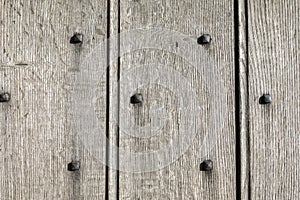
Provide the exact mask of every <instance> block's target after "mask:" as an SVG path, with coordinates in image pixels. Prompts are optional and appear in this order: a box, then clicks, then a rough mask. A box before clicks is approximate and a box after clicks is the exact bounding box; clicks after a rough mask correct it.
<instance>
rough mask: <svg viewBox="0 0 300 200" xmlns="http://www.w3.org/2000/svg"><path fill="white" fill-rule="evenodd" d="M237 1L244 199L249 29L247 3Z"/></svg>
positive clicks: (244, 194) (244, 191)
mask: <svg viewBox="0 0 300 200" xmlns="http://www.w3.org/2000/svg"><path fill="white" fill-rule="evenodd" d="M236 3H237V7H236V9H237V12H236V13H237V14H238V16H236V17H238V27H236V31H237V34H236V35H235V37H236V38H235V39H236V40H238V43H237V44H238V47H237V48H238V66H236V67H238V73H239V84H238V88H239V91H236V92H238V93H239V119H237V120H239V133H238V134H239V136H240V137H239V139H240V141H237V142H240V150H239V153H240V159H239V160H237V162H239V163H240V166H239V167H240V169H237V170H238V172H239V176H240V177H238V178H239V180H240V183H239V184H240V190H241V191H240V192H241V194H240V198H241V199H243V200H248V199H249V187H250V185H249V179H250V178H249V165H250V163H249V162H250V159H249V157H250V155H249V123H248V121H249V119H248V117H249V102H248V101H249V96H248V93H249V92H248V48H247V47H248V46H247V45H248V39H247V37H248V35H247V34H248V31H247V4H246V1H244V0H239V1H237V2H236Z"/></svg>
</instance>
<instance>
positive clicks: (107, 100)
mask: <svg viewBox="0 0 300 200" xmlns="http://www.w3.org/2000/svg"><path fill="white" fill-rule="evenodd" d="M106 14H107V16H106V17H107V30H106V34H107V35H106V39H107V40H106V41H107V44H106V45H107V46H106V52H107V57H106V63H107V68H106V122H105V126H106V149H105V150H106V153H105V162H106V166H105V199H106V200H108V199H109V170H110V169H109V155H110V152H109V147H110V145H109V107H110V104H109V101H110V98H109V87H110V83H109V82H110V79H109V75H110V69H109V68H110V64H109V62H110V43H109V38H110V0H107V13H106Z"/></svg>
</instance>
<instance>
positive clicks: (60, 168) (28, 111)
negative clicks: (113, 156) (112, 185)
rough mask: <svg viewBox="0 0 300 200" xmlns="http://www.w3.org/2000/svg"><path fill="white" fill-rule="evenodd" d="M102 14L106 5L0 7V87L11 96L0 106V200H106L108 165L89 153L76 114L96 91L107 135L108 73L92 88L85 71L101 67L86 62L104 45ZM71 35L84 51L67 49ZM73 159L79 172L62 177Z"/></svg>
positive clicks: (88, 1)
mask: <svg viewBox="0 0 300 200" xmlns="http://www.w3.org/2000/svg"><path fill="white" fill-rule="evenodd" d="M106 8H107V7H106V1H105V0H100V1H98V0H84V1H81V0H74V1H64V0H46V1H27V0H9V1H7V0H1V1H0V13H1V14H0V15H1V17H0V30H1V33H0V34H1V36H0V46H1V53H0V78H1V86H0V87H1V92H10V93H11V101H10V102H9V103H1V105H0V112H1V118H0V124H1V125H0V127H1V128H0V166H1V167H0V196H1V199H104V196H105V165H103V164H102V163H101V162H100V160H99V159H97V156H100V155H93V154H92V153H91V151H90V149H87V146H86V143H85V142H84V138H83V137H82V135H83V134H82V132H81V131H82V130H81V128H80V127H79V126H78V124H83V123H84V121H81V120H79V119H80V115H78V113H76V112H75V111H78V110H76V108H78V105H82V104H83V102H88V103H89V99H90V98H92V97H94V96H93V95H92V94H94V93H95V91H94V90H96V89H97V92H98V93H97V94H101V95H104V101H102V100H100V99H101V98H100V97H99V101H96V102H97V103H102V105H104V106H103V107H104V109H97V110H96V112H97V116H98V122H99V124H100V125H101V124H104V132H105V115H106V114H105V95H106V92H105V83H106V77H105V74H104V77H102V79H100V78H99V82H97V83H93V84H91V83H90V82H85V80H86V79H85V78H88V77H86V76H85V74H84V72H86V70H94V68H90V66H95V65H97V63H95V62H99V60H93V59H92V58H91V57H89V56H88V55H89V53H90V52H95V50H94V49H95V48H96V47H97V46H99V43H100V42H102V41H103V40H104V39H105V38H106V22H107V21H106V13H107V10H106ZM76 31H78V32H80V33H82V34H83V35H84V38H83V44H82V46H79V45H75V46H74V45H73V44H70V38H71V36H73V34H74V32H76ZM87 58H88V59H87ZM104 61H105V60H104ZM93 73H95V71H91V73H87V74H93ZM78 75H82V76H80V77H83V78H82V79H80V78H78ZM103 82H104V84H101V83H103ZM85 84H90V86H89V87H84V86H85ZM95 85H97V86H98V87H95ZM92 87H93V88H92ZM86 88H90V89H91V88H92V90H93V91H91V90H88V91H86V90H85V89H86ZM74 91H75V94H76V92H82V93H80V94H81V95H80V94H79V95H74V93H73V92H74ZM77 94H78V93H77ZM99 96H100V95H99ZM79 97H82V98H79ZM76 98H77V99H76ZM88 103H87V104H86V105H88ZM74 105H75V108H74ZM76 105H77V106H76ZM94 107H97V106H94ZM101 108H102V106H101ZM83 120H84V119H83ZM89 131H92V128H91V129H88V130H86V132H89ZM86 137H89V135H86ZM103 141H104V142H103ZM103 141H99V143H101V144H102V145H105V140H103ZM104 148H105V146H104ZM101 156H102V157H103V155H101ZM95 157H96V158H95ZM72 159H74V160H80V162H81V168H80V171H77V172H70V171H67V164H68V163H69V162H71V160H72Z"/></svg>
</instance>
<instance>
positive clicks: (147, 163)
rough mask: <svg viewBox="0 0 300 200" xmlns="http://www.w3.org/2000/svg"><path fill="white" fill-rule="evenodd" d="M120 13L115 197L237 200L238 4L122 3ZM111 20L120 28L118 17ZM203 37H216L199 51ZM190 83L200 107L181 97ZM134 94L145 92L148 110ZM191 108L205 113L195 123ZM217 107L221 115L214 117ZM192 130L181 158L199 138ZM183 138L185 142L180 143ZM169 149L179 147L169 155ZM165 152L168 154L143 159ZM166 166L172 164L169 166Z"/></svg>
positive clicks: (166, 0) (160, 0)
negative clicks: (208, 163)
mask: <svg viewBox="0 0 300 200" xmlns="http://www.w3.org/2000/svg"><path fill="white" fill-rule="evenodd" d="M115 2H117V1H113V3H112V4H114V5H115V4H117V3H115ZM119 6H120V31H121V36H120V53H121V60H120V80H119V82H117V83H115V84H114V80H116V79H117V78H116V77H117V68H118V67H117V66H116V67H112V71H111V74H112V77H114V80H111V84H112V88H111V90H115V93H114V92H112V95H111V98H112V99H117V102H114V101H112V104H113V105H115V106H114V107H116V108H117V109H115V111H113V113H118V114H119V115H118V116H119V121H118V120H116V121H117V125H118V126H119V128H120V129H119V132H118V130H116V129H115V131H112V132H111V134H112V137H114V136H117V137H116V138H115V139H113V140H114V141H116V140H117V141H116V142H117V143H118V142H119V145H120V149H119V155H120V158H119V167H120V168H119V169H120V175H119V177H118V176H117V178H119V182H118V181H116V184H117V188H116V193H117V194H116V196H117V197H119V198H120V199H214V200H215V199H236V160H235V145H236V142H235V109H234V105H235V103H234V102H235V91H234V88H235V80H234V71H235V66H234V2H233V1H194V0H188V1H176V0H175V1H174V0H172V1H171V0H158V1H144V0H133V1H123V0H121V1H120V5H119ZM111 16H112V19H111V21H112V26H113V27H116V26H117V24H118V19H117V18H118V15H117V14H116V13H113V14H112V15H111ZM153 27H159V28H153ZM113 29H114V30H116V28H113ZM137 29H139V30H137ZM168 30H169V31H170V32H168ZM147 31H148V32H147ZM172 31H177V32H178V33H174V32H172ZM123 33H124V34H123ZM170 33H173V35H172V34H170ZM205 33H209V34H210V35H211V36H212V38H213V40H212V44H211V45H206V46H201V45H197V38H198V37H199V36H201V35H202V34H205ZM179 36H180V37H179ZM199 52H200V53H199ZM186 53H188V54H189V55H186ZM183 54H185V55H183ZM187 57H188V58H192V59H191V60H192V61H191V60H188V59H187ZM111 59H112V60H113V59H115V58H111ZM194 61H195V62H196V63H197V65H193V64H195V62H194ZM198 65H199V66H198ZM204 66H205V67H204ZM208 72H211V73H214V75H212V74H207V73H208ZM180 77H181V78H180ZM216 77H218V78H219V79H220V80H219V79H218V80H216ZM214 82H218V83H221V85H222V87H223V88H222V90H221V89H220V88H214V87H213V85H214V84H215V83H214ZM186 83H189V84H190V86H191V87H192V89H193V91H194V92H195V94H196V101H195V102H194V103H195V104H196V105H191V104H193V103H191V102H190V101H189V99H192V97H190V96H188V98H186V99H185V100H186V102H185V103H186V104H181V103H183V102H182V96H181V95H185V94H188V93H185V91H188V90H189V87H187V85H189V84H186ZM114 88H117V89H114ZM118 88H119V89H118ZM212 88H213V90H212ZM178 91H181V92H182V93H180V92H179V93H178ZM135 92H140V93H142V95H143V98H144V101H143V103H142V105H132V104H130V103H129V98H130V96H131V95H133V94H134V93H135ZM221 96H222V98H221ZM223 97H224V98H223ZM118 103H119V107H118ZM179 105H181V107H180V106H179ZM197 106H199V107H197ZM182 107H183V108H182ZM185 107H186V108H185ZM191 108H195V110H197V109H198V108H199V109H200V111H199V112H198V110H197V112H198V113H197V114H199V116H198V115H196V116H198V117H197V118H190V117H189V116H188V115H184V109H190V111H191V116H193V115H192V114H193V110H192V109H191ZM214 108H216V109H217V110H218V112H215V115H214V118H211V116H210V111H212V110H213V109H214ZM113 110H114V109H113ZM214 111H216V110H214ZM113 113H112V114H113ZM185 116H187V119H184V118H183V117H185ZM189 124H190V127H189V126H188V125H189ZM184 125H187V126H185V127H186V129H183V128H182V127H184ZM115 127H116V126H115ZM191 127H192V128H191ZM193 127H196V129H197V130H194V129H193ZM190 130H193V131H195V132H196V136H195V138H194V139H193V140H192V143H189V144H187V147H188V149H187V150H186V151H183V152H184V153H183V155H181V156H178V155H177V154H176V153H178V152H181V149H180V148H181V147H182V146H181V145H182V143H183V142H185V139H184V138H186V137H190V136H191V135H193V134H194V133H191V132H189V131H190ZM215 132H217V134H216V133H215ZM118 134H119V140H118ZM207 134H208V135H207ZM213 134H216V135H217V136H216V137H215V138H214V137H213V136H212V135H213ZM178 137H179V138H182V140H179V141H176V138H178ZM206 137H208V138H209V139H208V140H205V138H206ZM206 139H207V138H206ZM114 141H113V142H114ZM203 142H204V144H203V145H202V143H203ZM176 145H177V146H178V148H176ZM168 146H171V147H173V148H171V149H169V150H166V149H167V148H168ZM161 149H162V150H166V152H164V153H162V154H155V155H153V156H152V157H151V156H150V157H147V156H145V157H142V156H141V157H139V155H140V154H142V153H149V152H154V153H155V152H157V151H159V150H161ZM177 151H178V152H177ZM181 153H182V152H181ZM179 155H180V154H179ZM173 156H174V157H173ZM177 156H178V157H177ZM143 159H144V160H143ZM147 159H148V160H147ZM168 159H169V161H170V162H169V163H164V161H166V160H168ZM203 159H211V160H213V163H214V169H213V171H212V172H202V171H200V170H199V165H200V163H201V162H202V160H203ZM156 167H159V168H156ZM143 169H146V170H148V172H145V171H143ZM134 172H139V173H134ZM118 184H119V185H118Z"/></svg>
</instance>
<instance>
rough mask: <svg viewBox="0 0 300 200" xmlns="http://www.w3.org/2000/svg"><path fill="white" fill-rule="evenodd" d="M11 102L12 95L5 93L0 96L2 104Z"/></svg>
mask: <svg viewBox="0 0 300 200" xmlns="http://www.w3.org/2000/svg"><path fill="white" fill-rule="evenodd" d="M9 100H10V94H9V93H7V92H5V93H2V94H0V102H9Z"/></svg>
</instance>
